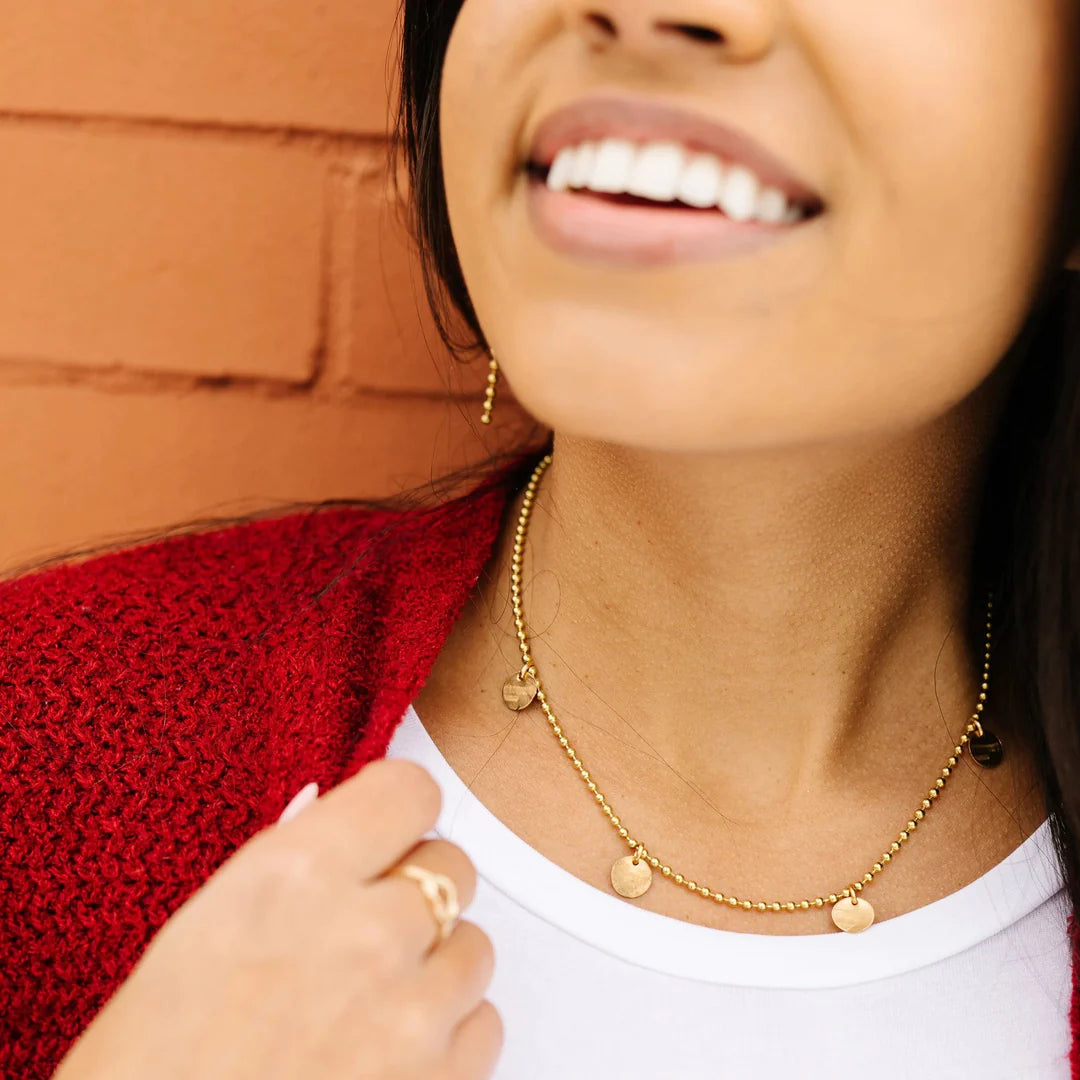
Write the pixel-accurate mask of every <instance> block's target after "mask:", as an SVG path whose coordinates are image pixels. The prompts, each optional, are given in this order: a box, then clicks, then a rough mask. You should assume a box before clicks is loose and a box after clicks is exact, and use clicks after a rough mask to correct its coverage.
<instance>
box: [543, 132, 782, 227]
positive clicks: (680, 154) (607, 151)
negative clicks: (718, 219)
mask: <svg viewBox="0 0 1080 1080" xmlns="http://www.w3.org/2000/svg"><path fill="white" fill-rule="evenodd" d="M545 182H546V184H547V186H548V188H549V189H550V190H552V191H565V190H567V189H568V188H588V189H589V190H591V191H598V192H602V193H604V194H608V195H619V194H622V193H623V192H628V193H629V194H631V195H637V196H639V197H640V198H645V199H653V200H655V201H656V202H659V203H670V202H673V201H674V200H676V199H677V200H678V201H679V202H682V203H685V204H686V205H688V206H694V207H698V208H700V209H706V208H708V207H712V206H715V207H719V209H720V210H721V211H722V212H723V213H724V214H725V215H726V216H727V217H729V218H731V219H732V220H733V221H750V220H751V219H754V220H757V221H761V222H763V223H765V224H768V225H779V224H790V223H792V222H795V221H798V220H799V219H800V218H802V217H803V211H802V209H801V208H800V207H799V206H797V205H796V204H794V203H793V202H791V201H790V200H789V199H788V197H787V195H786V194H785V193H784V192H783V191H781V190H780V189H779V188H776V187H768V186H764V185H763V184H762V183H761V181H760V180H759V179H758V178H757V176H756V175H755V174H754V173H753V172H751V171H750V169H748V168H746V166H745V165H738V164H731V165H725V164H724V163H723V162H721V160H720V159H719V158H718V157H716V156H715V155H714V154H708V153H699V152H692V151H690V150H687V149H686V148H685V147H684V146H682V145H680V144H679V143H675V142H671V141H657V142H651V143H645V144H644V145H640V146H639V145H636V144H634V143H633V142H631V141H630V140H629V139H619V138H608V139H601V140H600V141H598V142H588V141H586V142H583V143H579V144H578V145H577V146H564V147H563V148H562V149H561V150H559V152H558V153H557V154H556V155H555V159H554V161H552V163H551V167H550V168H549V169H548V174H547V179H546V181H545Z"/></svg>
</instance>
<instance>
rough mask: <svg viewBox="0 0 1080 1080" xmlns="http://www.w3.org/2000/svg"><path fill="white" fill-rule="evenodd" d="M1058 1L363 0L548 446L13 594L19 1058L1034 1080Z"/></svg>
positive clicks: (1060, 180) (1069, 18)
mask: <svg viewBox="0 0 1080 1080" xmlns="http://www.w3.org/2000/svg"><path fill="white" fill-rule="evenodd" d="M860 16H861V17H860ZM1078 22H1080V12H1078V10H1077V6H1076V5H1075V4H1074V3H1072V2H1071V0H1027V2H1026V3H1024V4H1017V3H1015V2H1014V0H959V2H955V3H950V4H939V3H933V2H931V0H917V2H915V3H912V2H911V0H908V2H906V3H899V2H888V3H885V4H877V5H875V6H874V8H873V11H872V12H869V13H860V12H858V11H855V10H854V9H853V8H852V5H850V4H849V3H847V2H846V0H826V2H822V0H815V2H814V3H810V2H808V0H600V2H599V3H597V4H592V5H587V4H582V3H578V2H577V0H524V2H523V0H513V2H510V0H464V2H461V3H453V2H448V3H443V4H440V5H434V4H431V3H430V2H427V0H407V2H406V4H405V10H404V31H405V33H404V45H403V48H404V53H403V56H404V63H403V68H402V71H403V86H402V89H403V93H402V113H401V130H400V136H401V139H402V141H403V145H404V149H405V151H406V155H407V160H408V163H409V165H410V169H411V179H412V187H413V196H414V206H415V211H416V223H417V233H418V239H419V240H420V243H421V245H422V249H423V251H424V253H425V256H426V257H427V259H428V261H429V264H430V268H431V270H432V271H433V272H434V273H433V276H432V284H433V290H432V291H433V297H434V298H435V299H436V300H437V301H438V299H439V297H440V296H441V295H442V294H441V293H440V292H439V290H440V289H445V294H446V295H447V296H448V297H449V300H450V301H451V305H450V306H451V307H452V308H453V309H454V313H455V318H456V317H457V316H460V317H461V320H462V322H463V324H464V327H465V329H466V331H467V333H468V334H469V335H471V336H472V338H474V339H475V341H476V342H477V343H478V344H479V345H481V346H482V347H483V348H485V349H487V350H489V351H490V353H491V354H492V361H491V377H490V380H489V394H488V398H487V404H486V408H487V409H488V410H490V409H491V407H492V406H493V405H494V414H495V417H496V420H497V418H498V407H497V399H498V393H497V387H498V386H499V385H500V383H499V380H500V379H501V378H502V377H503V376H505V377H506V378H507V379H508V381H509V383H510V384H511V385H512V386H513V388H514V391H515V394H516V395H517V397H518V398H519V399H520V400H521V402H522V403H523V404H524V405H525V406H526V408H527V409H528V410H529V411H530V412H531V413H532V414H533V415H535V416H536V417H537V418H538V419H539V420H540V421H542V422H544V423H545V424H548V425H550V426H551V428H552V429H553V431H554V435H553V440H552V442H551V445H550V448H549V447H543V448H541V449H540V450H532V451H529V452H526V453H523V455H522V456H520V457H516V458H514V459H512V460H511V461H510V462H509V463H508V464H506V465H501V466H499V467H498V468H496V469H494V470H493V471H492V473H491V475H490V476H489V477H488V478H487V479H486V480H485V481H484V482H483V483H482V484H481V485H479V486H478V487H477V488H476V490H475V491H473V492H472V493H471V494H469V495H468V496H466V497H463V498H458V499H453V500H450V501H448V502H446V503H444V504H443V505H441V506H439V507H436V508H427V509H419V510H411V511H410V510H400V511H389V510H382V511H376V510H367V509H362V508H353V509H348V508H346V509H337V510H334V511H333V512H331V513H324V514H318V515H295V516H293V517H290V518H285V519H278V520H276V521H260V522H252V523H248V524H245V525H242V526H239V527H236V528H232V529H227V530H222V531H219V532H216V533H209V534H198V535H192V536H187V537H184V538H182V539H180V540H172V541H169V542H164V543H158V544H153V545H149V546H146V547H143V548H139V549H136V550H133V551H128V552H122V553H118V554H114V555H110V556H107V557H104V558H101V559H94V560H90V561H89V562H83V563H80V564H77V565H73V566H65V567H62V568H60V569H58V570H54V571H50V572H49V573H44V574H39V575H34V576H32V577H29V578H26V579H21V580H19V581H15V582H11V583H9V584H8V585H7V587H6V589H5V591H4V593H3V604H4V611H3V624H4V626H5V628H6V629H5V634H6V636H7V637H6V641H5V649H4V656H5V657H6V661H5V672H4V678H3V679H2V680H0V683H2V685H3V687H4V691H5V694H6V695H7V700H6V702H5V715H6V716H7V717H8V718H9V723H8V724H7V725H6V726H5V728H4V735H3V738H4V744H3V745H4V748H5V762H6V763H7V766H8V768H7V773H8V776H9V777H10V778H11V779H10V780H9V783H10V784H11V785H12V786H11V788H10V791H9V794H8V796H7V797H6V799H5V801H4V808H3V810H0V815H2V816H0V831H2V833H3V836H4V837H5V841H6V843H7V845H8V852H9V854H8V855H6V856H5V859H6V863H5V871H8V872H6V873H5V875H4V876H5V878H6V879H7V880H8V882H9V885H8V894H9V895H8V902H7V903H6V904H5V910H6V911H7V912H10V913H11V914H10V915H8V916H7V918H6V927H5V937H6V941H7V945H6V946H5V949H4V958H5V964H4V970H5V971H7V972H8V978H9V980H10V991H11V993H10V994H9V995H8V998H9V1001H11V1002H13V1003H14V1004H13V1007H11V1008H9V1009H7V1010H6V1016H7V1020H6V1023H7V1024H8V1025H9V1032H8V1038H7V1039H6V1041H5V1040H0V1041H5V1045H6V1046H7V1047H8V1049H7V1051H6V1054H7V1058H6V1060H5V1062H4V1064H5V1066H6V1067H7V1068H8V1070H9V1075H19V1076H38V1075H48V1074H49V1070H50V1069H52V1068H53V1066H55V1065H56V1063H57V1062H59V1061H60V1059H61V1057H62V1058H63V1062H62V1064H61V1065H60V1068H59V1070H58V1072H57V1074H56V1075H58V1076H60V1077H61V1078H62V1080H74V1078H86V1077H94V1078H96V1077H106V1076H107V1077H126V1076H145V1075H153V1076H155V1077H184V1078H187V1077H195V1076H198V1077H201V1078H216V1077H248V1076H251V1077H254V1076H267V1075H271V1076H279V1077H300V1076H322V1077H338V1076H340V1077H357V1076H364V1077H380V1078H385V1077H409V1078H411V1077H420V1076H424V1077H430V1076H436V1077H454V1078H465V1077H467V1078H470V1080H472V1078H476V1077H482V1076H489V1075H495V1076H498V1077H500V1078H502V1080H523V1078H526V1077H550V1076H552V1075H563V1076H570V1077H587V1076H596V1075H606V1076H628V1077H631V1076H632V1077H639V1076H640V1077H647V1076H667V1075H680V1076H688V1077H706V1076H708V1077H714V1076H725V1075H738V1074H739V1073H740V1072H741V1071H742V1072H751V1071H752V1072H753V1074H754V1075H756V1076H760V1077H770V1078H771V1077H781V1076H789V1075H799V1076H810V1077H826V1076H829V1077H833V1076H836V1075H854V1074H855V1072H856V1070H858V1071H860V1072H866V1071H867V1068H868V1067H870V1068H872V1070H873V1073H874V1075H876V1076H885V1077H911V1076H917V1075H923V1074H925V1073H929V1072H930V1071H931V1069H932V1070H933V1071H934V1073H935V1074H936V1075H941V1076H948V1077H1024V1078H1032V1080H1051V1078H1060V1077H1068V1076H1070V1075H1076V1074H1077V1073H1073V1072H1072V1071H1071V1070H1074V1069H1080V1050H1077V1049H1076V1044H1075V1042H1074V1040H1075V1038H1076V1034H1075V1029H1076V1027H1077V1026H1078V1025H1077V1023H1076V1020H1075V1012H1073V1011H1072V1010H1074V1009H1075V1004H1074V998H1073V996H1072V981H1071V980H1072V971H1073V953H1072V949H1073V943H1072V940H1071V938H1070V913H1071V909H1072V905H1073V904H1074V903H1075V900H1076V897H1077V895H1078V894H1077V890H1078V888H1080V886H1078V881H1080V878H1078V876H1077V860H1076V835H1077V829H1078V828H1080V794H1078V790H1080V789H1078V788H1077V784H1076V781H1077V777H1078V772H1080V738H1078V736H1080V728H1078V726H1077V722H1076V715H1077V708H1078V705H1080V701H1078V692H1077V689H1076V686H1075V682H1074V679H1073V676H1072V672H1073V671H1074V670H1075V664H1076V662H1077V659H1078V655H1077V652H1078V641H1080V633H1078V627H1080V622H1078V620H1080V597H1078V595H1077V591H1076V590H1077V585H1076V580H1077V579H1076V571H1077V569H1078V566H1077V556H1076V547H1075V538H1074V537H1075V533H1074V527H1075V525H1076V523H1077V496H1078V495H1080V484H1078V482H1077V480H1078V476H1080V473H1078V469H1080V461H1078V458H1077V456H1076V450H1077V446H1076V434H1075V432H1076V430H1077V424H1078V422H1080V381H1078V378H1077V373H1078V367H1080V350H1078V348H1077V340H1078V334H1080V323H1078V320H1077V314H1078V311H1080V292H1078V290H1077V287H1076V285H1075V282H1074V279H1073V277H1072V275H1071V273H1070V271H1069V270H1068V269H1067V267H1072V266H1075V265H1076V263H1077V252H1076V249H1077V247H1078V244H1077V240H1078V214H1077V210H1078V205H1077V199H1076V191H1077V187H1076V180H1077V178H1078V169H1077V158H1078V156H1080V155H1078V154H1077V147H1078V145H1080V140H1078V139H1077V137H1076V135H1077V129H1078V123H1080V117H1078V115H1077V110H1076V105H1077V91H1078V87H1077V85H1076V79H1075V74H1076V65H1075V63H1074V62H1073V58H1074V57H1075V56H1076V54H1077V53H1076V50H1077V47H1078V45H1080V39H1078V38H1080V25H1078ZM444 315H446V316H447V317H446V321H445V323H444V326H445V328H446V331H447V333H448V335H450V334H452V333H458V334H460V325H461V324H460V323H454V322H452V320H451V319H450V317H449V313H448V311H444ZM485 415H486V414H485ZM548 449H550V456H548V454H547V453H546V452H545V451H547V450H548ZM61 720H62V722H61ZM380 757H389V758H390V759H392V760H389V761H385V762H376V763H374V764H372V765H370V766H369V767H367V768H363V769H360V766H361V765H362V764H364V763H365V762H368V761H370V760H371V759H372V758H380ZM417 764H419V765H421V766H422V768H420V769H418V768H417V767H416V766H417ZM358 770H359V771H358ZM354 774H355V775H354ZM432 774H434V775H435V777H436V778H437V784H436V782H435V781H433V779H432ZM298 788H302V790H301V793H300V795H299V796H298V797H297V799H296V800H293V801H291V802H290V797H291V796H292V795H293V794H294V793H295V792H296V791H297V789H298ZM440 788H441V790H442V806H441V812H440V805H439V789H440ZM331 789H332V790H331ZM320 791H321V792H323V797H321V798H318V799H317V800H315V801H314V803H313V804H311V803H312V798H311V797H312V796H313V795H314V794H316V793H317V792H320ZM286 803H289V805H288V806H286V809H285V811H284V813H282V806H283V805H285V804H286ZM279 814H280V815H281V816H282V817H283V818H284V819H285V820H284V821H283V823H282V824H280V825H279V826H277V827H275V828H264V827H263V826H267V825H270V824H271V823H272V822H273V821H274V820H275V818H277V817H278V815H279ZM432 829H434V831H435V833H436V834H438V835H437V838H434V839H432V838H431V830H432ZM1051 841H1053V842H1051ZM236 849H239V850H236ZM221 863H224V865H222V866H220V869H218V867H219V864H221ZM474 892H475V894H476V897H477V899H476V903H475V905H474V907H473V909H472V911H471V912H470V918H471V920H472V921H469V922H465V921H459V919H458V915H459V913H460V908H461V907H462V906H465V905H467V904H468V902H469V901H470V900H471V899H472V896H473V894H474ZM151 937H152V938H153V940H152V942H151V941H150V938H151ZM493 963H494V965H495V967H494V971H495V974H494V979H493V981H492V968H493ZM492 1003H494V1006H495V1007H493V1004H492ZM499 1014H501V1021H500V1018H499ZM91 1019H93V1023H90V1020H91ZM503 1028H504V1029H505V1036H504V1035H503V1034H502V1033H501V1029H503ZM80 1033H81V1035H80ZM72 1044H73V1047H72ZM69 1047H71V1049H70V1052H69ZM871 1055H872V1056H871ZM1070 1059H1071V1062H1072V1064H1070Z"/></svg>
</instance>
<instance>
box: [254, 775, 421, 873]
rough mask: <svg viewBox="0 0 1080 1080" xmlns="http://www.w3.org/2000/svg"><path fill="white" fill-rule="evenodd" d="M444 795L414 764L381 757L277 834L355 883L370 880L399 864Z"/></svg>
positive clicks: (281, 828) (311, 805)
mask: <svg viewBox="0 0 1080 1080" xmlns="http://www.w3.org/2000/svg"><path fill="white" fill-rule="evenodd" d="M441 802H442V794H441V792H440V791H439V785H438V784H437V783H436V782H435V781H434V780H433V779H432V777H431V775H430V774H429V773H428V772H427V770H425V769H423V768H422V767H421V766H419V765H416V764H414V763H413V762H411V761H404V760H401V759H393V760H388V759H379V760H377V761H373V762H371V764H370V765H365V766H364V768H362V769H361V770H360V771H359V772H358V773H357V774H356V775H355V776H351V777H349V779H348V780H344V781H342V782H341V783H340V784H338V785H337V786H335V787H333V788H331V789H330V790H328V791H326V792H325V793H324V794H323V795H321V796H320V797H319V798H318V799H316V800H315V801H314V802H313V803H311V804H310V805H309V806H308V807H307V808H306V809H305V810H304V812H303V813H302V814H298V815H297V816H295V817H294V818H293V819H292V820H291V821H287V822H285V823H284V824H282V825H281V826H280V827H279V828H278V829H276V830H267V831H268V832H270V833H271V834H274V833H276V834H278V835H277V836H276V837H275V839H274V841H273V842H274V843H279V842H280V841H281V840H282V839H283V838H285V837H287V838H288V841H289V843H295V844H297V845H298V846H300V847H301V848H303V849H304V850H305V851H307V852H310V853H311V854H312V855H313V856H314V857H316V858H318V859H325V861H326V863H327V864H328V865H329V866H330V867H331V868H332V869H333V871H334V872H335V873H336V874H337V875H338V876H340V877H343V878H347V879H349V880H350V881H353V882H355V881H356V880H358V879H359V880H370V879H371V878H375V877H378V876H379V875H380V874H382V873H383V872H384V871H386V870H387V869H389V868H390V867H391V866H393V865H394V864H395V863H396V862H398V860H400V859H401V857H402V856H403V855H404V854H405V853H406V852H407V851H409V850H410V849H411V848H412V847H413V846H414V845H415V844H416V842H417V841H418V840H420V839H421V838H422V837H423V835H424V834H425V833H426V832H428V831H429V830H430V829H432V828H433V827H434V825H435V822H436V821H437V820H438V817H439V808H440V805H441Z"/></svg>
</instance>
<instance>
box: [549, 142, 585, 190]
mask: <svg viewBox="0 0 1080 1080" xmlns="http://www.w3.org/2000/svg"><path fill="white" fill-rule="evenodd" d="M576 158H577V150H575V149H574V147H572V146H564V147H563V148H562V149H561V150H560V151H559V152H558V153H557V154H556V155H555V160H554V161H553V162H552V163H551V168H550V169H548V174H547V181H546V183H547V186H548V188H549V189H550V190H551V191H564V190H565V189H566V188H568V187H569V186H570V176H571V174H572V173H573V171H574V162H575V160H576Z"/></svg>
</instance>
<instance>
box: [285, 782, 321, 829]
mask: <svg viewBox="0 0 1080 1080" xmlns="http://www.w3.org/2000/svg"><path fill="white" fill-rule="evenodd" d="M318 797H319V785H318V784H316V783H315V781H314V780H312V781H311V783H310V784H305V785H304V786H303V787H302V788H301V789H300V790H299V791H298V792H297V793H296V794H295V795H294V796H293V797H292V800H291V801H290V803H289V805H288V806H286V807H285V809H284V810H282V811H281V817H279V818H278V824H279V825H280V824H282V822H285V821H291V820H292V819H293V818H294V817H296V815H297V814H299V813H300V811H301V810H303V809H304V807H305V806H310V805H311V803H313V802H314V801H315V800H316V799H317V798H318Z"/></svg>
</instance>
